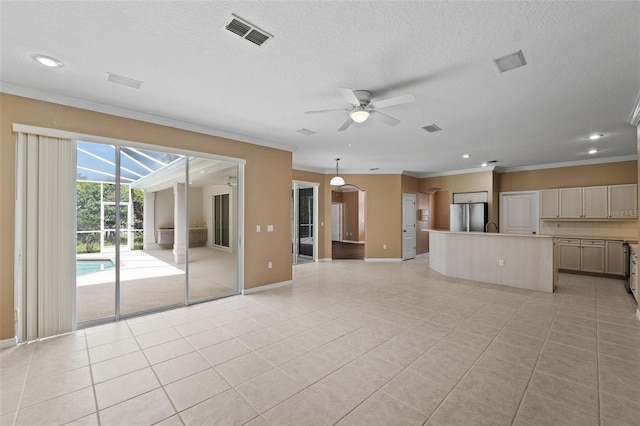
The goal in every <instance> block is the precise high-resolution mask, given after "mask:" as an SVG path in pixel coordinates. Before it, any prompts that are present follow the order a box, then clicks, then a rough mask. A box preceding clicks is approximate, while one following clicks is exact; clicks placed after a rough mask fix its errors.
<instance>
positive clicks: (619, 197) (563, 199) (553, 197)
mask: <svg viewBox="0 0 640 426" xmlns="http://www.w3.org/2000/svg"><path fill="white" fill-rule="evenodd" d="M637 217H638V185H636V184H628V185H611V186H589V187H584V188H559V189H542V190H540V218H541V219H576V220H583V219H614V220H616V219H618V220H619V219H636V218H637Z"/></svg>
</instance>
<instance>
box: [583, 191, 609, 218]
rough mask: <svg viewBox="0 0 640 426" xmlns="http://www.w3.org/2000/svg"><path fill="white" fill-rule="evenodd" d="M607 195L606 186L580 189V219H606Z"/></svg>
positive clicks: (607, 215)
mask: <svg viewBox="0 0 640 426" xmlns="http://www.w3.org/2000/svg"><path fill="white" fill-rule="evenodd" d="M607 194H608V191H607V187H606V186H590V187H587V188H582V217H583V218H586V219H606V218H607V217H609V214H608V208H607Z"/></svg>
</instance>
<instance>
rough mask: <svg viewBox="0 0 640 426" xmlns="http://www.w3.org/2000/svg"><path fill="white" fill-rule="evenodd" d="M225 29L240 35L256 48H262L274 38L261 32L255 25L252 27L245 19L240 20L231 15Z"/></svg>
mask: <svg viewBox="0 0 640 426" xmlns="http://www.w3.org/2000/svg"><path fill="white" fill-rule="evenodd" d="M224 27H225V28H226V29H227V30H228V31H231V32H232V33H234V34H237V35H239V36H240V37H242V38H243V39H245V40H248V41H250V42H251V43H253V44H255V45H256V46H262V45H263V44H265V43H266V42H267V41H268V40H269V39H271V38H273V36H272V35H271V34H269V33H267V32H266V31H263V30H261V29H260V28H258V27H256V26H254V25H251V24H250V23H248V22H247V21H245V20H243V19H240V18H238V17H237V16H236V15H231V16H230V17H229V19H227V22H225V24H224Z"/></svg>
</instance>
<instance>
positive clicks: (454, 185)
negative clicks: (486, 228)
mask: <svg viewBox="0 0 640 426" xmlns="http://www.w3.org/2000/svg"><path fill="white" fill-rule="evenodd" d="M430 188H441V189H442V190H441V191H438V192H436V193H435V195H434V197H433V204H432V205H431V210H432V211H433V213H432V215H433V216H434V218H433V220H432V228H433V229H449V205H450V204H451V203H453V194H455V193H458V192H480V191H486V192H487V193H488V196H489V220H492V221H494V222H496V223H497V222H498V203H497V201H496V200H495V199H494V198H495V197H494V194H493V193H494V173H493V171H486V172H477V173H465V174H460V175H451V176H438V177H430V178H424V179H422V180H421V182H420V191H421V192H425V191H427V190H428V189H430Z"/></svg>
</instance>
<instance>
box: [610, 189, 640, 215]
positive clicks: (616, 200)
mask: <svg viewBox="0 0 640 426" xmlns="http://www.w3.org/2000/svg"><path fill="white" fill-rule="evenodd" d="M608 189H609V191H608V198H609V200H608V201H609V211H608V212H607V213H608V216H609V217H610V218H612V219H636V218H637V217H638V185H636V184H629V185H612V186H609V187H608Z"/></svg>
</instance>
